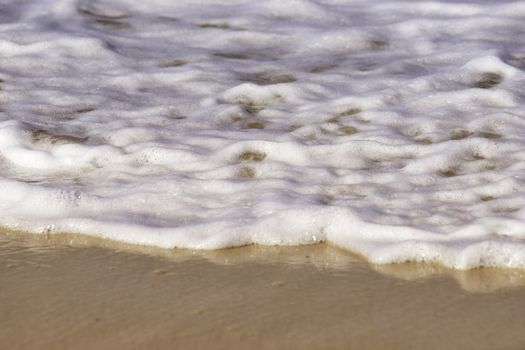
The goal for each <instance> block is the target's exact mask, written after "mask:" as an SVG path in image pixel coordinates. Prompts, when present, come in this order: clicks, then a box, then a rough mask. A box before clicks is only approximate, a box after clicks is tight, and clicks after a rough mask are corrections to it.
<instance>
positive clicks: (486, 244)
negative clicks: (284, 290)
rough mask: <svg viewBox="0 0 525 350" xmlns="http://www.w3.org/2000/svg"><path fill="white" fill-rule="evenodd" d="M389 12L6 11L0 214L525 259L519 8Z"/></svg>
mask: <svg viewBox="0 0 525 350" xmlns="http://www.w3.org/2000/svg"><path fill="white" fill-rule="evenodd" d="M405 5H406V4H405V3H403V2H400V1H397V0H392V1H366V2H365V1H356V2H354V3H353V4H351V5H349V4H346V3H345V4H343V2H340V1H315V2H314V1H308V0H300V1H290V2H283V1H265V2H261V3H247V2H245V1H231V2H228V3H224V2H222V1H216V0H206V1H200V2H199V3H198V4H196V3H195V2H193V1H177V2H173V1H167V0H151V1H148V2H147V3H146V2H136V1H135V2H134V1H131V0H119V1H113V2H107V1H78V0H60V1H51V0H49V1H36V0H35V1H26V2H24V4H23V5H20V4H15V3H13V4H6V5H5V6H3V7H2V9H4V8H5V9H6V11H7V10H9V11H10V13H13V14H16V16H14V15H13V16H12V18H10V19H9V20H10V23H4V24H3V25H1V26H0V51H1V57H0V61H1V65H0V189H1V191H0V199H1V200H0V209H2V210H0V225H2V226H6V227H10V228H13V229H19V230H25V231H28V232H35V233H38V232H46V233H51V232H60V231H68V232H75V233H82V234H88V235H96V236H100V237H106V238H110V239H114V240H120V241H125V242H129V243H136V244H147V245H155V246H159V247H165V248H173V247H182V248H198V249H217V248H224V247H231V246H239V245H245V244H254V243H256V244H278V245H294V244H312V243H317V242H323V241H327V242H330V243H332V244H336V245H338V246H341V247H345V248H348V249H351V250H353V251H356V252H358V253H360V254H362V255H364V256H366V257H367V258H369V259H370V260H371V261H373V262H375V263H393V262H404V261H414V260H415V261H436V262H440V263H442V264H444V265H447V266H450V267H454V268H458V269H468V268H474V267H478V266H500V267H518V268H524V267H525V256H524V253H523V252H524V251H525V250H524V249H523V248H524V247H523V244H524V239H525V234H524V232H525V225H524V224H523V223H522V222H523V220H524V219H525V209H524V208H525V200H524V199H523V198H524V193H525V188H524V186H525V182H524V181H525V179H524V178H523V176H522V173H523V168H524V161H525V156H523V154H525V153H524V149H525V142H524V141H523V133H524V132H525V123H524V122H523V120H524V117H525V115H524V112H523V106H524V101H525V95H524V94H523V91H522V90H523V89H522V86H523V82H524V81H525V75H524V71H523V69H524V67H525V60H524V57H525V54H524V52H525V47H524V43H523V41H520V39H519V38H521V36H520V34H521V33H522V31H523V30H522V22H523V18H522V17H523V9H524V7H523V4H519V3H516V2H501V3H497V4H489V3H487V2H485V1H474V2H471V3H469V4H460V3H452V2H448V1H434V2H422V3H413V4H411V6H410V8H407V7H406V6H405ZM0 19H4V20H7V18H5V16H2V15H0Z"/></svg>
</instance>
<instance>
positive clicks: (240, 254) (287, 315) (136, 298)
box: [0, 233, 525, 350]
mask: <svg viewBox="0 0 525 350" xmlns="http://www.w3.org/2000/svg"><path fill="white" fill-rule="evenodd" d="M524 326H525V271H519V270H496V269H479V270H475V271H469V272H459V271H453V270H449V269H445V268H443V267H439V266H435V265H425V264H402V265H389V266H371V265H369V264H368V263H367V262H365V261H364V260H363V259H361V258H360V257H358V256H355V255H353V254H351V253H349V252H346V251H343V250H340V249H338V248H335V247H331V246H329V245H324V244H322V245H316V246H308V247H245V248H237V249H229V250H222V251H207V252H203V251H188V250H160V249H151V248H143V247H136V246H127V245H122V244H118V243H113V242H108V241H104V240H96V239H89V238H85V237H81V236H71V235H54V236H44V235H28V234H18V233H1V234H0V349H237V348H238V349H247V348H251V349H292V348H296V349H360V350H366V349H447V350H450V349H491V350H494V349H524V348H525V331H524V330H525V327H524Z"/></svg>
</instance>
